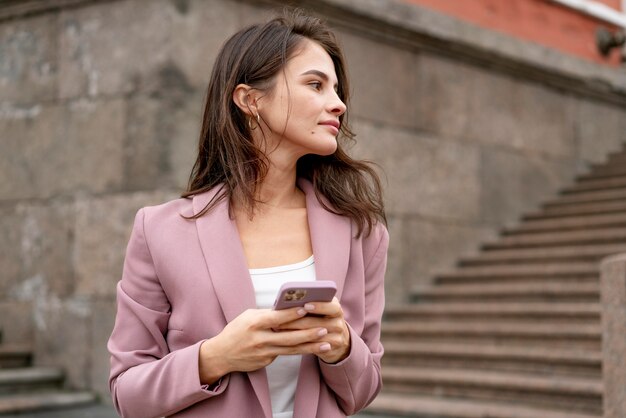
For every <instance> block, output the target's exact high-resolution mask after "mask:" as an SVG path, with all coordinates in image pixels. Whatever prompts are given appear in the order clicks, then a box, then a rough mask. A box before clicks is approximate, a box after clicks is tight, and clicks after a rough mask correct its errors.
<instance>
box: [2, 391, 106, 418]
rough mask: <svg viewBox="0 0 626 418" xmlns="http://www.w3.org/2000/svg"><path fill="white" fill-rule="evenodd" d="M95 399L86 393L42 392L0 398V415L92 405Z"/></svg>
mask: <svg viewBox="0 0 626 418" xmlns="http://www.w3.org/2000/svg"><path fill="white" fill-rule="evenodd" d="M95 401H96V397H95V395H94V394H92V393H87V392H72V393H68V392H43V393H35V394H25V393H24V394H12V395H2V396H0V414H3V415H4V414H22V413H26V412H33V411H39V410H52V409H60V408H68V407H73V406H79V405H86V404H90V403H94V402H95Z"/></svg>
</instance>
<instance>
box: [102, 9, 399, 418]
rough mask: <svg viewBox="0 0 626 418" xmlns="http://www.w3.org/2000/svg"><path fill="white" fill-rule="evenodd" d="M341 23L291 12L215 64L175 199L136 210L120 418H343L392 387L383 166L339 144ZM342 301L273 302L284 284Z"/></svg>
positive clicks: (119, 378) (121, 325) (127, 275)
mask: <svg viewBox="0 0 626 418" xmlns="http://www.w3.org/2000/svg"><path fill="white" fill-rule="evenodd" d="M347 102H348V80H347V78H346V70H345V65H344V59H343V56H342V53H341V50H340V49H339V46H338V45H337V42H336V40H335V38H334V36H333V34H332V33H331V32H330V30H329V29H328V28H327V27H326V26H325V25H324V24H322V23H321V22H320V21H319V20H318V19H315V18H312V17H308V16H305V15H303V14H302V13H299V12H289V13H286V14H285V15H284V16H282V17H278V18H275V19H273V20H271V21H269V22H268V23H266V24H264V25H254V26H251V27H249V28H247V29H244V30H242V31H240V32H238V33H237V34H235V35H234V36H233V37H231V38H230V39H229V40H228V41H227V42H226V44H225V45H224V46H223V48H222V50H221V52H220V54H219V56H218V57H217V59H216V62H215V66H214V68H213V72H212V75H211V79H210V83H209V87H208V93H207V102H206V107H205V111H204V117H203V126H202V132H201V136H200V144H199V145H200V146H199V151H198V157H197V160H196V163H195V166H194V168H193V171H192V174H191V178H190V182H189V188H188V191H187V192H186V193H184V195H183V197H182V198H181V199H178V200H175V201H171V202H169V203H166V204H163V205H160V206H154V207H146V208H143V209H141V210H139V212H138V213H137V216H136V219H135V224H134V227H133V231H132V234H131V238H130V242H129V244H128V248H127V253H126V260H125V264H124V272H123V276H122V280H121V281H120V283H119V284H118V287H117V291H118V296H117V301H118V310H117V317H116V322H115V328H114V330H113V333H112V335H111V338H110V340H109V345H108V348H109V351H110V353H111V376H110V388H111V392H112V396H113V401H114V404H115V407H116V408H117V410H118V412H119V413H120V414H121V415H122V416H124V417H132V418H139V417H160V416H176V417H229V418H231V417H235V418H239V417H243V418H257V417H274V418H279V417H280V418H284V417H292V416H293V417H298V418H300V417H311V418H312V417H323V418H333V417H345V416H346V415H351V414H354V413H356V412H357V411H359V410H360V409H362V408H364V407H365V406H366V405H368V404H369V402H371V401H372V399H373V398H374V397H375V396H376V394H377V393H378V391H379V390H380V387H381V374H380V359H381V357H382V354H383V348H382V345H381V343H380V340H379V337H380V321H381V315H382V312H383V306H384V290H383V288H384V286H383V280H384V273H385V265H386V260H387V247H388V240H389V238H388V234H387V230H386V228H385V226H384V223H385V215H384V208H383V200H382V196H381V187H380V182H379V180H378V177H377V176H376V174H375V172H374V171H373V170H372V169H371V168H370V167H369V166H368V165H367V164H365V163H364V162H360V161H356V160H353V159H351V158H350V157H349V156H348V155H347V154H346V153H345V152H344V150H343V149H342V142H343V141H345V140H350V139H352V137H353V135H352V133H351V131H350V129H349V128H348V125H347V121H346V117H345V116H346V115H345V112H346V103H347ZM306 280H332V281H334V282H335V283H336V285H337V289H338V291H337V296H336V297H335V298H334V299H333V300H332V301H331V302H312V303H308V304H306V305H305V306H304V307H301V308H290V309H285V310H273V309H271V307H272V302H273V301H274V298H275V296H276V292H277V291H278V288H279V287H280V285H281V284H282V283H284V282H287V281H306Z"/></svg>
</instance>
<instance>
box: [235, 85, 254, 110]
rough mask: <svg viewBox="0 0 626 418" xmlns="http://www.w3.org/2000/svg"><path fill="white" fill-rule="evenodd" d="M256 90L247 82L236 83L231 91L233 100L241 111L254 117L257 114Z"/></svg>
mask: <svg viewBox="0 0 626 418" xmlns="http://www.w3.org/2000/svg"><path fill="white" fill-rule="evenodd" d="M256 93H257V90H256V89H253V88H252V87H250V86H249V85H247V84H238V85H237V87H235V90H234V91H233V102H235V104H236V105H237V107H238V108H239V109H241V111H242V112H243V113H245V114H246V115H248V116H253V117H256V115H258V114H259V110H258V108H257V103H256V101H257V97H256V96H257V94H256Z"/></svg>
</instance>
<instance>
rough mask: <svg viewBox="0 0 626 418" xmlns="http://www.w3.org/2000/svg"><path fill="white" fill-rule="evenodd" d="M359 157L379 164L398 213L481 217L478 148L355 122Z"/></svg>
mask: <svg viewBox="0 0 626 418" xmlns="http://www.w3.org/2000/svg"><path fill="white" fill-rule="evenodd" d="M355 122H356V123H355V131H356V132H357V135H358V136H357V144H356V145H355V146H354V148H353V149H352V150H351V152H352V154H353V155H354V156H355V157H357V158H365V159H370V160H373V161H375V162H376V163H378V164H380V165H381V166H382V168H383V170H384V172H385V177H386V181H385V183H386V190H385V194H386V202H387V205H388V209H389V210H391V211H393V212H394V213H402V214H418V215H420V216H431V217H434V218H442V219H456V220H465V221H475V220H477V219H478V218H479V217H480V212H479V211H480V167H479V155H480V153H479V150H478V148H477V147H474V146H471V145H468V144H463V143H457V142H453V141H446V140H442V139H440V138H436V137H432V136H427V135H424V134H418V133H416V132H411V131H406V130H400V129H396V128H393V127H390V126H385V125H378V124H373V123H370V122H367V121H364V120H362V119H359V120H357V121H355Z"/></svg>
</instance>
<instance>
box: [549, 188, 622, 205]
mask: <svg viewBox="0 0 626 418" xmlns="http://www.w3.org/2000/svg"><path fill="white" fill-rule="evenodd" d="M624 199H626V190H624V189H612V190H597V191H591V192H579V193H569V194H561V195H560V196H558V197H557V198H556V199H555V200H552V201H550V202H547V203H545V204H544V205H543V207H544V208H552V207H557V206H569V205H578V204H587V203H598V202H611V201H617V200H624Z"/></svg>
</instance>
